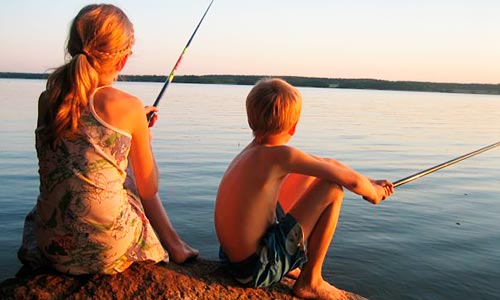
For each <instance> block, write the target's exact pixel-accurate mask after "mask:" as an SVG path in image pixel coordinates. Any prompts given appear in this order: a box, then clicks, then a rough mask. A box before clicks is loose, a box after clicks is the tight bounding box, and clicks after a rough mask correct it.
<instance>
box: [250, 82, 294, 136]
mask: <svg viewBox="0 0 500 300" xmlns="http://www.w3.org/2000/svg"><path fill="white" fill-rule="evenodd" d="M246 107H247V117H248V125H249V126H250V128H251V129H252V131H253V135H254V136H255V138H256V140H257V142H259V141H261V140H262V138H263V137H265V136H268V135H271V134H276V133H280V132H283V131H285V130H288V129H290V128H292V126H294V125H295V124H296V123H297V122H298V121H299V118H300V111H301V109H302V96H301V95H300V92H299V90H297V89H296V88H295V87H293V86H292V85H290V84H289V83H287V82H286V81H284V80H283V79H280V78H264V79H261V80H259V81H258V82H257V83H256V84H255V86H254V87H253V88H252V90H251V91H250V93H249V94H248V96H247V100H246Z"/></svg>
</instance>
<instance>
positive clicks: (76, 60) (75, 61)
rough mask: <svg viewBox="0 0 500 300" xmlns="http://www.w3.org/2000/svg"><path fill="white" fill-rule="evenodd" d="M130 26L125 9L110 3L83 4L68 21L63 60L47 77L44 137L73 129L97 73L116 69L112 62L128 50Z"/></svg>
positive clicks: (53, 139) (95, 83) (51, 139)
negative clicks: (72, 18)
mask: <svg viewBox="0 0 500 300" xmlns="http://www.w3.org/2000/svg"><path fill="white" fill-rule="evenodd" d="M133 44H134V28H133V25H132V23H131V22H130V20H129V19H128V18H127V16H126V15H125V13H124V12H123V11H122V10H121V9H120V8H118V7H116V6H114V5H110V4H92V5H87V6H85V7H83V8H82V9H81V10H80V12H79V13H78V14H77V16H76V17H75V19H74V20H73V22H72V24H71V28H70V31H69V36H68V41H67V49H66V55H67V57H68V58H69V60H68V61H67V63H66V64H64V65H62V66H60V67H59V68H57V69H56V70H55V71H54V72H53V73H52V74H51V75H50V76H49V78H48V81H47V86H46V90H47V95H48V99H49V110H48V113H47V114H46V116H45V120H44V124H45V126H46V127H45V131H46V132H45V134H44V138H45V139H46V141H48V142H50V143H54V142H56V141H57V140H58V139H60V138H61V136H64V135H66V134H72V133H75V132H76V129H77V127H78V120H79V118H80V114H81V110H82V108H84V107H85V106H87V103H88V97H89V95H90V93H91V92H93V91H94V90H95V89H96V88H97V86H98V84H99V78H100V76H101V75H106V74H111V73H112V72H115V71H116V65H117V64H118V63H119V61H120V60H121V59H123V58H124V57H125V56H126V55H128V54H130V53H131V48H132V45H133Z"/></svg>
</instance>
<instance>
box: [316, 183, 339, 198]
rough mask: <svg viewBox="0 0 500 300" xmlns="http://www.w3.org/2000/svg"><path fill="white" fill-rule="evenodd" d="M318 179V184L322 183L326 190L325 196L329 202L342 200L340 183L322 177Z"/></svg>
mask: <svg viewBox="0 0 500 300" xmlns="http://www.w3.org/2000/svg"><path fill="white" fill-rule="evenodd" d="M318 181H319V182H318V184H320V185H322V186H323V188H324V189H325V190H326V196H327V197H326V198H327V199H328V200H329V202H336V201H342V199H343V198H344V188H343V187H342V186H341V185H339V184H337V183H333V182H330V181H327V180H323V179H318Z"/></svg>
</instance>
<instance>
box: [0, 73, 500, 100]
mask: <svg viewBox="0 0 500 300" xmlns="http://www.w3.org/2000/svg"><path fill="white" fill-rule="evenodd" d="M48 75H49V74H48V73H15V72H0V78H19V79H47V77H48ZM263 77H266V76H264V75H262V76H260V75H180V76H176V77H175V79H174V82H177V83H202V84H234V85H253V84H255V82H256V81H257V80H259V79H260V78H263ZM279 77H281V78H283V79H285V80H287V81H288V82H290V83H291V84H293V85H295V86H300V87H318V88H339V89H371V90H393V91H419V92H439V93H468V94H491V95H500V84H479V83H440V82H422V81H389V80H378V79H343V78H321V77H300V76H279ZM119 80H120V81H138V82H164V81H165V80H166V76H163V75H120V77H119Z"/></svg>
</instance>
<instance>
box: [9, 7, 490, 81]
mask: <svg viewBox="0 0 500 300" xmlns="http://www.w3.org/2000/svg"><path fill="white" fill-rule="evenodd" d="M209 2H210V0H185V1H171V0H167V1H161V0H156V1H152V0H143V1H137V0H111V1H107V3H112V4H115V5H117V6H119V7H120V8H122V9H123V10H124V11H125V12H126V13H127V15H128V16H129V18H130V19H131V21H132V22H133V23H134V27H135V34H136V44H135V47H134V49H133V51H134V54H133V56H132V57H131V58H130V59H129V62H128V65H127V66H126V68H125V69H124V71H123V72H122V73H123V74H137V75H168V73H170V70H171V69H172V67H173V65H174V64H175V62H176V60H177V57H178V56H179V54H180V52H181V50H182V48H183V47H184V45H185V44H186V42H187V40H188V38H189V36H190V35H191V33H192V32H193V30H194V28H195V26H196V24H197V23H198V21H199V19H200V18H201V16H202V14H203V12H204V11H205V9H206V7H207V6H208V4H209ZM90 3H95V2H93V1H83V0H74V1H65V0H52V1H39V0H3V1H2V4H0V5H1V6H0V7H1V10H0V44H1V48H0V51H1V52H0V54H1V56H0V72H36V73H39V72H47V71H49V70H50V69H52V68H55V67H57V66H59V65H61V64H62V63H64V46H65V42H66V38H67V33H68V29H69V24H70V22H71V20H72V19H73V18H74V16H75V15H76V14H77V12H78V11H79V10H80V9H81V8H82V7H83V6H84V5H86V4H90ZM48 4H50V5H48ZM499 16H500V1H496V0H476V1H468V0H455V1H452V0H434V1H432V0H421V1H408V0H399V1H398V0H372V1H370V0H357V1H349V0H310V1H297V0H274V1H273V0H267V1H265V0H252V1H237V0H215V1H214V4H213V5H212V8H211V9H210V11H209V13H208V15H207V17H206V18H205V21H204V23H203V24H202V25H201V27H200V29H199V31H198V33H197V35H196V37H195V39H194V40H193V42H192V44H191V46H190V48H189V50H188V52H187V53H186V56H185V57H184V60H183V62H182V64H181V65H180V67H179V69H178V72H177V75H187V74H194V75H207V74H233V75H275V76H285V75H291V76H310V77H328V78H373V79H385V80H412V81H434V82H457V83H495V84H498V83H500V17H499Z"/></svg>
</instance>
